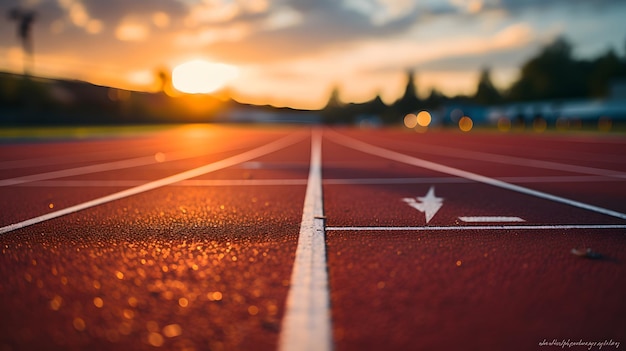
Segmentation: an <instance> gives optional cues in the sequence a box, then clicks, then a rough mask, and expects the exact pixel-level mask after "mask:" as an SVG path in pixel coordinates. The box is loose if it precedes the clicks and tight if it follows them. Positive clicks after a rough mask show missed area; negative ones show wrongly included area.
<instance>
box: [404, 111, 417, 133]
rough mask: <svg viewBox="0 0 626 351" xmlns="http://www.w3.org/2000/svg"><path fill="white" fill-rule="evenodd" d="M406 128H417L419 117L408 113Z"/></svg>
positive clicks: (405, 117) (405, 118)
mask: <svg viewBox="0 0 626 351" xmlns="http://www.w3.org/2000/svg"><path fill="white" fill-rule="evenodd" d="M404 126H405V127H407V128H409V129H413V128H415V127H416V126H417V116H416V115H415V114H414V113H408V114H407V115H406V116H404Z"/></svg>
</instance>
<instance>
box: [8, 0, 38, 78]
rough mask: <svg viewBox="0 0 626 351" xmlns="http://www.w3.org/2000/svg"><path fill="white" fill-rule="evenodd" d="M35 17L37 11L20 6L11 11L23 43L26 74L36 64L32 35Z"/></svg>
mask: <svg viewBox="0 0 626 351" xmlns="http://www.w3.org/2000/svg"><path fill="white" fill-rule="evenodd" d="M35 17H36V14H35V11H30V10H22V9H20V8H13V9H11V10H10V11H9V19H11V20H14V21H16V22H17V36H18V38H19V39H20V41H21V43H22V52H23V59H24V75H25V76H28V75H29V74H30V73H31V71H32V70H33V67H34V66H35V58H34V53H33V49H34V48H33V35H32V27H33V22H34V21H35Z"/></svg>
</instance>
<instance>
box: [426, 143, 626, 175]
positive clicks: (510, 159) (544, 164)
mask: <svg viewBox="0 0 626 351" xmlns="http://www.w3.org/2000/svg"><path fill="white" fill-rule="evenodd" d="M419 151H420V152H423V153H427V154H431V155H438V156H446V157H455V158H462V159H473V160H477V161H485V162H492V163H500V164H509V165H515V166H527V167H534V168H542V169H551V170H557V171H566V172H572V173H581V174H591V175H598V176H603V177H613V178H619V179H626V173H623V172H618V171H613V170H609V169H603V168H595V167H586V166H578V165H572V164H566V163H560V162H553V161H543V160H535V159H528V158H523V157H516V156H507V155H498V154H492V153H487V152H480V151H470V150H463V149H457V148H451V147H446V146H436V145H429V146H428V147H427V148H422V149H420V150H419Z"/></svg>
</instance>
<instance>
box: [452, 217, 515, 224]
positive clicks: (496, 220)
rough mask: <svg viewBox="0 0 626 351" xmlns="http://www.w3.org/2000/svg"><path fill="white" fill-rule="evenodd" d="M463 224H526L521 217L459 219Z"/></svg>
mask: <svg viewBox="0 0 626 351" xmlns="http://www.w3.org/2000/svg"><path fill="white" fill-rule="evenodd" d="M459 219H460V220H462V221H463V222H469V223H507V222H526V221H525V220H523V219H522V218H519V217H514V216H511V217H508V216H474V217H459Z"/></svg>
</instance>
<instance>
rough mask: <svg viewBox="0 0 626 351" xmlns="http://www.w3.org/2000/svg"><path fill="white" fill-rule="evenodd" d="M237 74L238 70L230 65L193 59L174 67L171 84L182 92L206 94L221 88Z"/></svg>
mask: <svg viewBox="0 0 626 351" xmlns="http://www.w3.org/2000/svg"><path fill="white" fill-rule="evenodd" d="M238 74H239V70H238V69H237V67H235V66H232V65H227V64H223V63H213V62H208V61H204V60H194V61H189V62H185V63H183V64H180V65H178V66H176V67H175V68H174V70H173V71H172V84H173V85H174V88H176V90H178V91H181V92H183V93H188V94H207V93H212V92H214V91H217V90H219V89H221V88H223V87H224V86H225V85H226V84H228V83H229V82H230V81H231V80H233V79H235V78H236V77H237V75H238Z"/></svg>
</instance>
